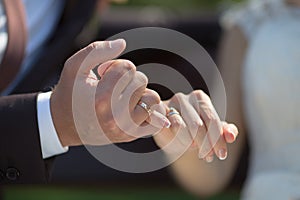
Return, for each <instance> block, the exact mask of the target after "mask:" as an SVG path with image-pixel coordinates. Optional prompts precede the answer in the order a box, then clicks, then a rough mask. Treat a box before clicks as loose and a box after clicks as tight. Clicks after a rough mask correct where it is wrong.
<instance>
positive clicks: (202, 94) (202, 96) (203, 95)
mask: <svg viewBox="0 0 300 200" xmlns="http://www.w3.org/2000/svg"><path fill="white" fill-rule="evenodd" d="M192 95H194V96H196V97H197V98H198V99H209V96H208V95H207V94H206V93H205V92H204V91H203V90H195V91H193V92H192Z"/></svg>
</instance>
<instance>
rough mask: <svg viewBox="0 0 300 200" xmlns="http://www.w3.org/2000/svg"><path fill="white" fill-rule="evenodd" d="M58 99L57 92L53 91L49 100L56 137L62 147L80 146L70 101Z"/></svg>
mask: <svg viewBox="0 0 300 200" xmlns="http://www.w3.org/2000/svg"><path fill="white" fill-rule="evenodd" d="M60 97H61V95H60V94H59V92H58V91H57V90H54V91H53V93H52V95H51V98H50V109H51V116H52V121H53V124H54V127H55V129H56V132H57V136H58V138H59V140H60V142H61V144H62V146H79V145H82V142H81V140H80V138H79V135H78V134H77V131H76V128H75V124H74V120H73V115H72V101H68V102H67V101H63V100H61V98H60Z"/></svg>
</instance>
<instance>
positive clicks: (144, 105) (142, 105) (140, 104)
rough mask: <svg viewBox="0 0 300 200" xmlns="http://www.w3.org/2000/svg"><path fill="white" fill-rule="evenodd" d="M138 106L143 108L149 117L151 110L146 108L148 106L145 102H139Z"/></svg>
mask: <svg viewBox="0 0 300 200" xmlns="http://www.w3.org/2000/svg"><path fill="white" fill-rule="evenodd" d="M138 105H139V106H141V107H142V108H144V110H146V111H147V112H148V114H149V115H151V112H152V111H151V109H150V108H149V107H148V105H147V104H146V103H145V102H142V101H141V100H140V101H139V102H138Z"/></svg>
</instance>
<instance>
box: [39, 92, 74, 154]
mask: <svg viewBox="0 0 300 200" xmlns="http://www.w3.org/2000/svg"><path fill="white" fill-rule="evenodd" d="M51 94H52V92H47V93H40V94H38V97H37V116H38V127H39V133H40V141H41V149H42V155H43V159H45V158H49V157H52V156H55V155H58V154H62V153H65V152H67V151H68V150H69V147H63V146H62V144H61V143H60V140H59V138H58V136H57V133H56V130H55V127H54V124H53V121H52V117H51V110H50V97H51Z"/></svg>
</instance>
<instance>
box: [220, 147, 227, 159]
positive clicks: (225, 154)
mask: <svg viewBox="0 0 300 200" xmlns="http://www.w3.org/2000/svg"><path fill="white" fill-rule="evenodd" d="M218 157H219V159H220V160H225V159H226V158H227V151H226V150H225V149H220V150H219V151H218Z"/></svg>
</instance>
